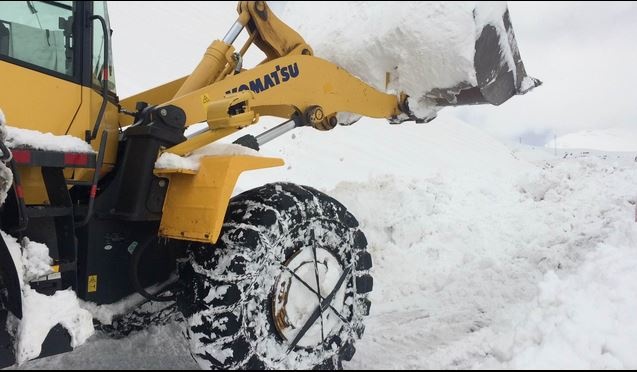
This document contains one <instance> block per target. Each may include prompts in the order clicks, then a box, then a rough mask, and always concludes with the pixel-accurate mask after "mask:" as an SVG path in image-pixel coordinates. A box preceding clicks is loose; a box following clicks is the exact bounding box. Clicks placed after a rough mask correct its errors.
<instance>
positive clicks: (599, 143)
mask: <svg viewBox="0 0 637 372" xmlns="http://www.w3.org/2000/svg"><path fill="white" fill-rule="evenodd" d="M556 144H557V145H556ZM546 147H550V148H553V147H557V148H562V149H594V150H603V151H637V128H635V127H615V128H607V129H596V130H587V131H583V132H576V133H569V134H565V135H563V136H560V137H557V139H556V140H553V141H550V142H549V143H547V144H546Z"/></svg>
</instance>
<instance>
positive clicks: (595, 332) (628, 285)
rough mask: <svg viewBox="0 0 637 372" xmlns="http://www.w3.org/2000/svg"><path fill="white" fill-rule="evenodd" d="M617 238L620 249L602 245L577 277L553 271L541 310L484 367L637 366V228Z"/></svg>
mask: <svg viewBox="0 0 637 372" xmlns="http://www.w3.org/2000/svg"><path fill="white" fill-rule="evenodd" d="M629 224H630V225H629ZM616 235H617V236H616V237H617V238H618V240H617V241H616V242H615V244H617V243H619V244H618V245H615V246H614V245H610V244H600V246H599V247H598V249H597V250H596V251H594V252H592V253H590V254H589V255H587V257H586V260H585V262H584V264H583V265H582V266H581V267H580V268H579V269H578V270H577V271H576V272H575V273H574V274H573V275H571V276H564V277H563V278H561V277H560V276H559V275H558V274H557V273H555V272H554V271H550V272H549V273H547V274H546V275H545V277H544V280H543V281H542V282H540V283H539V288H540V293H539V295H538V297H537V300H536V301H535V303H534V304H535V308H533V309H531V311H530V312H529V313H528V314H526V316H525V318H524V319H523V320H522V321H521V322H520V324H517V325H516V326H514V327H513V329H512V330H511V331H509V332H507V333H505V334H504V335H503V336H501V337H500V338H499V339H497V340H496V342H495V345H496V346H495V347H494V351H495V353H494V355H495V357H496V358H495V359H492V358H489V359H488V360H487V361H485V363H484V364H482V365H481V367H484V368H489V369H491V368H506V369H521V368H524V369H635V368H637V356H636V355H635V352H634V351H635V345H637V323H636V322H635V321H634V319H635V314H637V298H636V297H635V293H637V273H636V272H635V269H636V268H637V252H636V250H637V249H636V248H635V247H637V229H636V228H635V225H634V223H632V222H629V221H626V222H625V223H623V224H620V226H618V232H617V234H616ZM591 300H593V301H591Z"/></svg>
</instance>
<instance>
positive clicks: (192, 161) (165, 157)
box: [155, 143, 261, 171]
mask: <svg viewBox="0 0 637 372" xmlns="http://www.w3.org/2000/svg"><path fill="white" fill-rule="evenodd" d="M235 155H250V156H261V154H259V152H258V151H256V150H253V149H250V148H248V147H245V146H241V145H235V144H229V143H211V144H210V145H207V146H204V147H202V148H200V149H197V150H195V151H193V152H192V153H191V154H190V155H188V156H179V155H175V154H171V153H168V152H165V153H163V154H162V155H161V156H160V157H159V159H157V162H156V163H155V168H157V169H190V170H194V171H196V170H199V165H200V162H201V159H202V158H204V157H206V156H235Z"/></svg>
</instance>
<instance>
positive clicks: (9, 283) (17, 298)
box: [0, 237, 22, 319]
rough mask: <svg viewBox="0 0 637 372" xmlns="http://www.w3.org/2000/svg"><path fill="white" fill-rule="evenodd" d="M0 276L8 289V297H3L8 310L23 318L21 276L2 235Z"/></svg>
mask: <svg viewBox="0 0 637 372" xmlns="http://www.w3.org/2000/svg"><path fill="white" fill-rule="evenodd" d="M0 277H1V278H2V283H3V284H4V287H5V288H6V289H7V298H5V299H3V300H4V302H5V304H6V307H7V310H9V311H10V312H11V313H13V315H15V316H16V317H17V318H18V319H22V292H21V289H20V278H19V277H18V271H17V270H16V266H15V262H13V257H11V252H9V247H7V243H6V242H5V241H4V239H2V238H1V237H0Z"/></svg>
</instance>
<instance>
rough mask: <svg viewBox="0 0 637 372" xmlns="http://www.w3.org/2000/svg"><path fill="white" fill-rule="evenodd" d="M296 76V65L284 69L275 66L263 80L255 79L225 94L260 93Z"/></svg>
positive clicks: (297, 69)
mask: <svg viewBox="0 0 637 372" xmlns="http://www.w3.org/2000/svg"><path fill="white" fill-rule="evenodd" d="M298 76H299V66H298V65H297V64H296V63H294V64H292V65H288V66H284V67H281V66H279V65H277V66H276V69H275V70H274V71H272V72H271V73H269V74H266V75H263V78H256V79H254V80H252V81H250V82H248V83H247V84H241V85H239V86H238V87H236V88H232V89H231V90H229V91H227V92H226V94H230V93H237V92H242V91H244V90H251V91H253V92H254V93H261V92H263V91H266V90H268V89H270V88H272V87H275V86H277V85H279V84H282V83H285V82H286V81H288V80H290V79H294V78H296V77H298Z"/></svg>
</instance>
